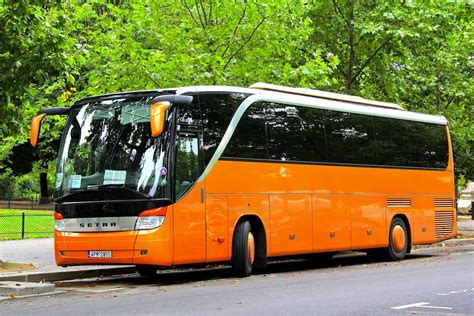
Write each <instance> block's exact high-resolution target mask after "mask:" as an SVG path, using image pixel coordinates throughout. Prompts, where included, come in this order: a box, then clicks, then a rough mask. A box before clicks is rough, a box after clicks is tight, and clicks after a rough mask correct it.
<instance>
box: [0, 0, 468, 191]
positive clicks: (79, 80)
mask: <svg viewBox="0 0 474 316" xmlns="http://www.w3.org/2000/svg"><path fill="white" fill-rule="evenodd" d="M472 9H473V8H472V4H471V2H470V1H434V2H427V3H425V2H416V1H401V2H397V3H394V2H387V1H375V0H359V1H354V0H322V1H314V2H313V1H311V2H307V1H302V0H285V1H273V2H270V1H268V2H267V3H262V2H261V1H255V0H250V1H235V0H222V1H215V0H197V1H194V0H179V1H175V0H173V1H172V0H160V1H151V0H137V1H128V0H115V1H106V0H92V1H83V0H72V1H67V2H62V1H54V0H51V1H39V0H17V1H13V0H0V37H1V39H2V40H1V41H0V117H2V118H5V117H6V118H9V119H7V120H4V119H3V120H1V121H0V139H1V140H2V141H0V170H3V171H2V172H3V173H6V172H7V171H8V170H11V171H12V172H13V171H15V170H13V169H16V168H15V167H12V164H11V163H9V162H8V160H10V162H11V160H12V159H14V158H13V157H12V154H11V153H12V152H13V148H14V147H15V146H17V145H19V144H23V143H25V142H26V141H27V140H28V127H29V120H30V119H31V117H32V116H33V115H34V114H35V113H36V112H37V110H38V109H40V108H44V107H51V106H68V105H70V104H71V103H72V102H73V101H75V100H78V99H80V98H82V97H85V96H89V95H97V94H102V93H109V92H116V91H123V90H142V89H154V88H165V87H173V86H183V85H197V84H223V85H237V86H248V85H250V84H252V83H254V82H257V81H265V82H270V83H275V84H282V85H290V86H301V87H308V88H317V89H323V90H328V91H335V92H345V93H350V94H356V95H361V96H363V97H367V98H373V99H377V100H383V101H390V102H396V103H399V104H402V105H403V106H404V107H406V108H407V109H410V110H414V111H422V112H429V113H438V114H442V115H445V116H446V117H447V118H448V119H449V121H450V128H451V133H452V140H453V146H454V152H455V159H456V173H457V175H458V177H461V176H464V177H465V178H466V179H473V178H474V174H473V172H474V162H473V152H474V148H473V143H474V140H473V138H474V136H473V135H474V131H473V126H474V124H473V110H472V101H473V100H472V98H473V89H474V88H473V87H474V82H473V78H474V76H473V69H474V64H473V63H474V59H473V56H472V52H473V51H474V41H473V37H472V34H473V21H474V17H473V14H472ZM63 124H64V118H61V117H47V118H46V119H45V122H44V124H43V126H42V135H45V136H43V138H42V139H41V141H40V145H39V150H38V151H37V153H36V154H35V155H33V156H32V157H33V158H32V159H31V160H30V161H25V164H30V165H32V164H33V161H38V162H37V163H36V165H35V169H34V170H35V171H33V173H32V174H35V173H37V172H40V171H41V170H45V169H47V167H48V164H47V163H44V162H45V161H47V160H50V159H51V158H52V157H54V155H55V152H56V150H57V144H58V139H59V137H60V134H61V132H62V126H63ZM46 135H47V136H46ZM12 168H13V169H12ZM21 169H27V168H21ZM50 169H51V166H50ZM50 174H51V173H50ZM22 181H23V182H21V183H23V184H22V185H23V188H24V190H27V189H26V188H27V187H29V186H28V185H27V183H29V182H28V181H27V180H22ZM18 183H20V182H18Z"/></svg>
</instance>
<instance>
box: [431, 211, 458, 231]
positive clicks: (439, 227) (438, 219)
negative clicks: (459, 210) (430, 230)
mask: <svg viewBox="0 0 474 316" xmlns="http://www.w3.org/2000/svg"><path fill="white" fill-rule="evenodd" d="M453 220H454V212H452V211H436V212H435V224H436V238H441V237H444V236H447V235H449V234H451V233H452V232H453Z"/></svg>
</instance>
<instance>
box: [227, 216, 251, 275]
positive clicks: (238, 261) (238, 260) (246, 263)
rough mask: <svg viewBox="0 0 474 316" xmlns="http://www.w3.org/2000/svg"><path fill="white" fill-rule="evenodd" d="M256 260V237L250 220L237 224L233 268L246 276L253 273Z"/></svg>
mask: <svg viewBox="0 0 474 316" xmlns="http://www.w3.org/2000/svg"><path fill="white" fill-rule="evenodd" d="M254 260H255V238H254V235H253V233H252V227H251V225H250V223H249V222H248V221H243V222H240V223H238V224H237V227H236V228H235V231H234V239H233V242H232V269H233V270H234V273H235V274H236V275H237V276H240V277H246V276H249V275H250V274H251V273H252V265H253V263H254Z"/></svg>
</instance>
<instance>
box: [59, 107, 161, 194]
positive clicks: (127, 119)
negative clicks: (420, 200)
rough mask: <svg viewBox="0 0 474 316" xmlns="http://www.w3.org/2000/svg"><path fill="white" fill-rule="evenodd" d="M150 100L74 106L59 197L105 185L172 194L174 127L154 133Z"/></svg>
mask: <svg viewBox="0 0 474 316" xmlns="http://www.w3.org/2000/svg"><path fill="white" fill-rule="evenodd" d="M149 101H150V100H148V99H145V98H142V99H139V100H137V99H126V98H121V99H114V100H106V101H97V102H90V103H86V104H84V105H82V106H80V107H77V108H73V109H72V110H71V114H70V115H69V120H68V123H67V125H66V128H65V133H64V136H63V139H62V141H61V147H60V150H59V159H58V169H57V170H58V171H57V174H56V183H55V196H56V197H61V196H65V195H68V194H71V193H74V192H84V191H93V190H95V191H97V190H102V189H104V188H108V189H109V190H110V188H118V191H120V190H127V191H129V192H132V193H134V195H135V196H137V198H165V197H167V196H166V192H167V190H166V187H167V182H168V169H169V168H168V165H167V164H168V153H169V145H170V141H169V139H170V137H169V130H170V129H169V128H168V127H165V132H164V133H163V134H162V135H161V136H160V137H158V138H153V137H152V136H151V131H150V121H149V107H150V102H149ZM118 193H119V194H117V199H120V198H121V196H123V194H120V192H118ZM135 193H136V194H135ZM128 195H129V194H128Z"/></svg>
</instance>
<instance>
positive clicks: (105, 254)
mask: <svg viewBox="0 0 474 316" xmlns="http://www.w3.org/2000/svg"><path fill="white" fill-rule="evenodd" d="M88 256H89V258H112V251H110V250H102V251H97V250H89V253H88Z"/></svg>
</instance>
